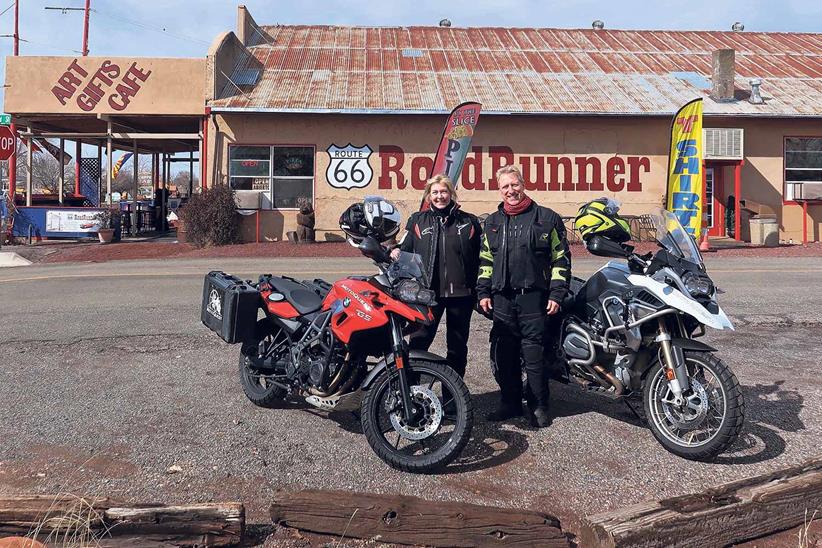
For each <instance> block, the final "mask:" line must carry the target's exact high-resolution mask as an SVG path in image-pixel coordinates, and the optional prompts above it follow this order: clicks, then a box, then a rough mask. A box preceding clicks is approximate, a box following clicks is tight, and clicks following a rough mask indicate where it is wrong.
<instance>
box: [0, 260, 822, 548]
mask: <svg viewBox="0 0 822 548" xmlns="http://www.w3.org/2000/svg"><path fill="white" fill-rule="evenodd" d="M740 264H742V263H740ZM757 264H758V263H753V262H746V263H744V265H743V266H744V267H745V269H746V270H747V271H749V272H753V274H750V273H749V274H746V275H745V276H741V275H739V274H738V273H737V270H738V269H739V268H740V265H739V264H736V263H734V264H731V265H727V264H725V263H722V264H719V263H717V265H716V266H715V272H716V274H715V276H716V279H717V281H718V283H719V284H720V285H721V286H722V287H723V288H725V289H726V290H727V294H726V295H724V296H723V304H725V305H726V307H727V310H728V311H729V313H730V314H731V316H732V318H733V319H734V321H735V322H736V323H737V326H738V329H739V330H738V331H737V332H733V333H718V334H717V333H713V334H711V335H710V336H709V337H708V339H707V342H708V343H709V344H713V345H715V346H717V347H718V348H720V354H719V355H720V356H721V357H722V358H723V359H725V360H726V361H728V362H729V363H730V364H731V366H732V368H733V370H734V371H735V372H736V374H737V376H738V378H739V380H740V382H741V384H742V386H743V391H744V395H745V398H746V403H747V422H746V426H745V430H744V435H743V436H742V439H740V441H739V442H738V443H737V445H736V446H735V447H734V448H733V450H732V451H731V452H729V453H727V454H724V455H722V456H721V457H720V458H719V459H718V460H717V462H716V463H713V464H704V463H694V462H689V461H686V460H682V459H679V458H676V457H674V456H672V455H670V454H669V453H667V452H665V451H664V449H663V448H662V447H661V446H660V445H659V444H658V443H657V442H656V441H655V440H654V439H653V437H652V436H651V434H650V432H649V431H647V430H646V429H645V428H644V427H642V426H641V425H640V424H638V423H637V421H636V420H635V419H634V417H633V415H632V414H631V413H630V412H629V411H628V409H627V408H626V407H625V406H624V405H623V404H621V403H616V402H612V401H609V400H605V399H602V398H596V397H592V396H587V395H585V394H582V393H581V392H578V391H577V390H575V389H573V388H570V387H564V386H561V385H553V386H552V411H553V413H554V414H555V416H556V418H555V420H554V425H553V426H552V427H551V428H548V429H543V430H535V429H533V428H531V427H529V426H528V425H527V424H526V423H525V422H524V421H523V420H514V421H511V422H510V423H506V424H501V425H500V424H492V423H488V422H485V420H484V419H483V417H484V415H485V414H486V413H487V412H488V411H490V410H491V409H492V408H493V406H494V404H495V402H496V398H497V395H496V386H495V384H494V382H493V380H492V378H491V376H490V373H489V369H488V359H487V340H488V332H489V328H490V323H489V322H488V321H486V320H484V319H482V318H481V317H476V318H475V321H474V324H473V330H472V335H471V350H470V362H469V363H470V365H469V369H468V373H467V379H466V380H467V383H468V385H469V388H470V389H471V392H472V394H473V398H474V404H475V409H476V417H477V418H476V421H475V426H474V432H473V438H472V440H471V442H470V443H469V445H468V447H467V448H466V449H465V451H464V453H463V455H462V458H461V459H460V460H459V461H458V462H456V463H454V464H452V465H451V466H450V467H448V468H447V469H446V470H445V471H444V472H443V473H441V474H438V475H435V476H414V475H410V474H404V473H400V472H397V471H394V470H392V469H390V468H388V467H387V466H386V465H384V464H383V463H382V462H381V461H380V460H379V459H378V458H377V457H376V456H375V455H374V453H373V452H372V451H371V450H370V448H369V447H368V444H367V442H366V441H365V439H364V437H363V436H362V435H361V433H360V427H359V424H358V422H357V420H356V419H355V418H354V416H353V415H352V414H351V413H349V412H334V413H331V414H330V415H328V414H326V413H324V412H321V411H318V410H314V409H312V408H306V407H304V406H285V407H284V408H282V409H276V410H271V409H261V408H256V407H254V406H253V405H251V404H250V403H249V402H248V401H247V400H246V399H245V397H244V395H243V393H242V391H241V389H240V387H239V383H238V379H237V373H236V363H237V357H236V352H237V348H236V347H230V346H227V345H224V344H222V343H221V342H220V341H219V339H218V338H217V337H216V336H214V335H212V334H211V333H210V332H208V331H206V330H205V328H203V327H202V326H201V325H200V324H199V321H198V317H197V307H198V306H199V301H198V292H199V283H200V278H197V277H185V278H183V279H181V280H180V281H179V283H178V284H176V285H171V286H169V287H165V288H163V289H161V290H158V291H159V293H157V294H156V295H155V296H154V297H152V298H150V299H149V298H147V297H146V294H147V292H148V291H149V288H151V287H153V286H154V284H155V282H154V281H152V280H151V279H147V280H142V279H141V278H138V277H135V278H133V279H126V278H123V280H125V281H122V282H116V281H111V282H110V283H109V284H107V285H98V284H94V283H91V284H89V283H83V284H78V283H77V282H76V281H74V280H70V279H60V278H56V279H53V280H50V281H33V280H34V278H36V276H34V275H33V273H34V271H31V270H20V269H16V270H15V273H14V274H15V275H16V276H22V275H24V274H26V275H28V274H29V273H32V275H31V277H29V278H27V279H28V280H29V281H19V282H11V283H5V284H2V283H0V301H2V302H4V303H6V304H7V305H8V306H9V308H7V310H10V312H9V314H10V315H11V317H15V318H17V320H18V321H17V322H16V323H15V324H14V325H12V326H11V333H10V334H9V335H5V336H4V337H3V340H2V341H0V356H2V362H3V367H2V368H0V440H3V443H2V444H0V493H24V492H25V493H31V492H34V493H55V492H61V491H62V492H65V491H68V492H72V493H83V494H90V495H97V494H100V495H102V494H106V495H111V496H117V497H122V498H125V499H130V500H133V501H142V502H146V501H155V500H156V501H160V502H194V501H208V500H215V501H217V500H242V501H244V502H246V503H247V505H248V508H249V519H250V520H251V521H256V522H259V523H263V522H265V521H266V515H265V509H266V507H267V505H268V503H269V501H270V498H271V496H272V495H273V494H274V493H275V492H276V491H277V490H280V489H286V490H296V489H303V488H328V489H344V490H354V491H368V492H375V493H402V494H408V495H417V496H421V497H424V498H431V499H440V500H461V501H470V502H475V503H480V504H489V505H499V506H508V507H522V508H533V509H538V510H541V511H546V512H549V513H553V514H555V515H557V516H558V517H560V519H561V520H562V522H563V527H565V528H566V529H568V530H570V531H572V532H573V531H576V530H578V527H579V519H580V518H581V517H582V516H584V515H587V514H591V513H596V512H601V511H606V510H609V509H614V508H618V507H621V506H624V505H628V504H633V503H636V502H640V501H642V500H646V499H651V498H658V497H667V496H673V495H678V494H683V493H687V492H693V491H697V490H700V489H703V488H705V487H707V486H710V485H715V484H717V483H722V482H725V481H730V480H734V479H739V478H742V477H746V476H751V475H755V474H760V473H764V472H768V471H771V470H774V469H776V468H779V467H782V466H786V465H789V464H794V463H798V462H800V461H803V460H805V459H807V458H809V457H811V456H813V455H815V454H817V453H818V452H819V436H820V434H822V413H820V402H822V381H820V379H819V376H818V371H819V368H820V366H822V360H820V357H819V354H818V348H819V341H820V340H822V317H820V313H819V312H818V311H819V310H820V307H822V295H819V294H818V292H811V293H807V292H804V288H807V287H814V284H818V280H819V277H818V273H819V271H820V268H819V267H820V265H822V263H820V262H819V261H818V260H815V261H813V262H810V263H809V262H800V263H796V264H794V263H792V265H793V267H792V268H793V271H792V273H783V274H775V273H771V274H761V275H758V274H756V268H757V267H756V265H757ZM50 268H52V269H53V268H54V267H50ZM36 272H37V273H38V274H43V273H45V274H48V273H49V272H53V270H39V271H36ZM61 272H62V271H61ZM45 274H43V275H44V276H45ZM777 276H778V277H777ZM8 278H9V275H7V279H8ZM0 281H2V280H1V279H0ZM777 288H778V289H777ZM35 289H39V291H34V290H35ZM58 296H60V298H59V299H58V298H57V297H58ZM83 302H88V303H89V304H88V306H80V305H79V303H83ZM113 302H114V303H120V306H112V303H113ZM100 303H102V304H100ZM50 318H56V319H58V321H59V322H60V323H61V325H60V327H59V328H57V327H54V326H51V327H49V326H50V325H51V324H50V323H49V322H50V321H51V320H50ZM72 318H73V319H72ZM152 318H153V319H154V323H152V320H151V319H152ZM38 324H41V325H42V326H43V329H42V330H40V331H38V332H32V329H31V326H33V325H38ZM21 326H23V327H21ZM433 351H435V352H440V353H442V352H443V340H442V337H440V338H438V340H437V341H435V344H434V348H433ZM174 465H177V466H179V467H180V468H181V471H179V472H176V473H169V468H170V467H171V466H174ZM281 540H283V542H285V539H281ZM292 540H293V542H295V543H296V544H294V545H298V544H300V543H301V542H303V541H302V540H300V539H292ZM289 542H291V541H289Z"/></svg>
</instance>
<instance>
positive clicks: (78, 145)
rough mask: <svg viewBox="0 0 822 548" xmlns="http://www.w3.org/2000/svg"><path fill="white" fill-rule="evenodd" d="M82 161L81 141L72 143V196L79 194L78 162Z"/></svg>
mask: <svg viewBox="0 0 822 548" xmlns="http://www.w3.org/2000/svg"><path fill="white" fill-rule="evenodd" d="M82 159H83V141H81V140H80V139H77V140H76V141H75V142H74V194H75V195H79V194H80V160H82Z"/></svg>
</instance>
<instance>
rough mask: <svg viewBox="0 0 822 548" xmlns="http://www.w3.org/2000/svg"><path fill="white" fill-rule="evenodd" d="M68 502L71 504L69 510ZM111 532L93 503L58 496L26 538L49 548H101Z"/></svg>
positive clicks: (74, 497)
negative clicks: (102, 542) (101, 543)
mask: <svg viewBox="0 0 822 548" xmlns="http://www.w3.org/2000/svg"><path fill="white" fill-rule="evenodd" d="M66 499H68V500H70V501H71V502H70V503H69V504H68V506H65V503H66ZM58 503H59V506H60V508H58ZM108 531H109V529H108V527H107V526H106V524H105V520H104V519H103V514H102V513H101V512H99V511H98V510H97V509H95V507H94V499H87V498H84V497H78V496H76V495H72V494H59V495H57V496H55V498H54V499H53V500H52V503H51V506H50V507H49V509H48V510H46V512H45V513H44V515H43V516H42V518H41V519H40V520H39V521H38V522H37V525H36V526H34V527H32V529H31V530H30V531H29V533H28V534H27V535H26V536H27V537H29V538H33V539H37V540H39V541H41V542H44V543H46V544H47V545H49V546H55V547H62V548H75V547H77V548H79V547H89V546H99V544H100V542H99V541H100V539H102V538H104V537H106V536H108Z"/></svg>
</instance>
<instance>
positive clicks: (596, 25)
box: [591, 19, 605, 30]
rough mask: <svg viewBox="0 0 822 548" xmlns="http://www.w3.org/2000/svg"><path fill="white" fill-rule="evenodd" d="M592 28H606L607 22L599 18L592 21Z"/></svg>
mask: <svg viewBox="0 0 822 548" xmlns="http://www.w3.org/2000/svg"><path fill="white" fill-rule="evenodd" d="M591 28H592V29H594V30H602V29H604V28H605V22H604V21H600V20H599V19H597V20H596V21H594V22H593V23H591Z"/></svg>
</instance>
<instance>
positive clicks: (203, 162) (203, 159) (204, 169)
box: [200, 108, 208, 191]
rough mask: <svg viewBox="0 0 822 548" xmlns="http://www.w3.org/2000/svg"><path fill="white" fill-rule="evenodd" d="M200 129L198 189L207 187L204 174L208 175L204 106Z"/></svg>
mask: <svg viewBox="0 0 822 548" xmlns="http://www.w3.org/2000/svg"><path fill="white" fill-rule="evenodd" d="M200 130H201V132H202V135H203V136H202V137H201V138H200V190H201V191H202V190H205V189H207V188H208V184H207V183H206V176H207V175H208V152H207V150H208V108H206V115H205V116H203V118H202V119H201V120H200Z"/></svg>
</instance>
